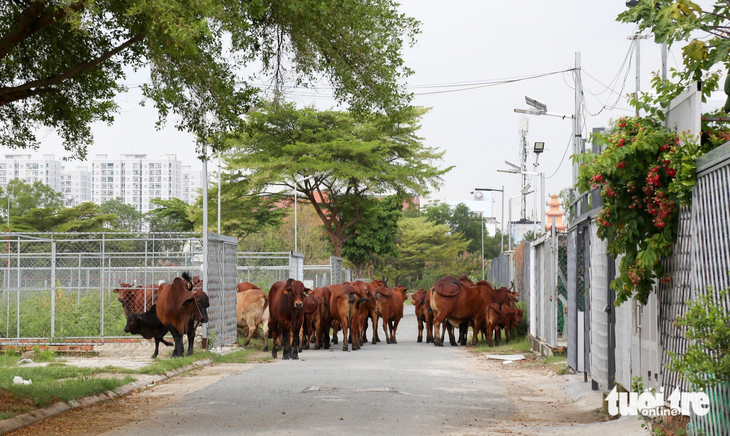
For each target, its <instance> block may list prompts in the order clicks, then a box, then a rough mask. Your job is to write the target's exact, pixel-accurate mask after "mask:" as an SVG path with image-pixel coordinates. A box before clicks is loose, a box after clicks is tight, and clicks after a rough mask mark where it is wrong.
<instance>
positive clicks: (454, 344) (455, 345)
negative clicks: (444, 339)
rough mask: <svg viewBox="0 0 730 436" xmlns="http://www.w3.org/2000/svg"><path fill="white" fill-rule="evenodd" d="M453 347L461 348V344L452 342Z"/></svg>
mask: <svg viewBox="0 0 730 436" xmlns="http://www.w3.org/2000/svg"><path fill="white" fill-rule="evenodd" d="M451 346H452V347H458V346H459V344H457V343H456V342H451Z"/></svg>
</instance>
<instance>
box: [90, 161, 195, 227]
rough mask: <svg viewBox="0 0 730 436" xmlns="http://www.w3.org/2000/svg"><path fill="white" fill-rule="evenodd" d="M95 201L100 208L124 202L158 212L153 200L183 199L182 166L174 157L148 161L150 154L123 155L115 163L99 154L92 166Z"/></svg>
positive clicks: (92, 189)
mask: <svg viewBox="0 0 730 436" xmlns="http://www.w3.org/2000/svg"><path fill="white" fill-rule="evenodd" d="M91 168H92V179H91V184H92V188H91V197H92V201H93V202H94V203H97V204H103V203H105V202H107V201H109V200H113V199H115V198H121V199H122V201H123V202H124V203H127V204H129V205H131V206H133V207H134V208H135V209H137V210H138V211H139V212H142V213H146V212H149V211H150V210H152V209H154V208H155V205H154V204H152V203H150V201H151V200H152V199H161V200H169V199H171V198H183V196H182V192H183V191H182V175H183V171H182V163H181V162H180V161H179V160H178V159H177V156H176V155H174V154H167V155H164V156H161V157H158V158H148V157H147V155H146V154H123V155H121V156H119V158H117V159H111V158H109V157H108V156H107V155H105V154H97V155H96V156H95V157H94V159H93V161H92V163H91Z"/></svg>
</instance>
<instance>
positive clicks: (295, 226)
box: [294, 171, 329, 253]
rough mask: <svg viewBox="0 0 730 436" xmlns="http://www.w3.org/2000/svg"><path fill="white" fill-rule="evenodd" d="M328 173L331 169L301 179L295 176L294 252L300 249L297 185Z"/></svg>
mask: <svg viewBox="0 0 730 436" xmlns="http://www.w3.org/2000/svg"><path fill="white" fill-rule="evenodd" d="M327 174H329V171H324V172H321V173H316V174H312V175H311V176H309V177H305V178H303V179H300V180H297V178H296V176H295V177H294V252H295V253H298V252H299V250H298V248H299V245H298V244H297V197H299V195H298V189H297V185H298V184H300V183H302V182H306V181H307V180H312V179H313V178H315V177H320V176H325V175H327Z"/></svg>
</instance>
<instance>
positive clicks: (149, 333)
mask: <svg viewBox="0 0 730 436" xmlns="http://www.w3.org/2000/svg"><path fill="white" fill-rule="evenodd" d="M124 331H125V332H126V333H131V334H133V335H142V337H143V338H145V339H152V338H155V354H153V355H152V358H153V359H154V358H155V357H157V353H158V352H159V350H160V342H162V343H163V344H165V345H166V346H168V347H171V346H172V342H168V341H166V340H165V335H166V334H167V332H168V331H170V329H168V328H167V327H165V325H164V324H162V323H161V322H160V318H158V317H157V305H155V304H153V305H152V307H150V310H148V311H147V312H144V313H131V314H129V316H128V317H127V325H126V326H124Z"/></svg>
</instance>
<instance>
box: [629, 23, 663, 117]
mask: <svg viewBox="0 0 730 436" xmlns="http://www.w3.org/2000/svg"><path fill="white" fill-rule="evenodd" d="M648 38H649V35H631V36H629V37H628V38H627V39H628V40H630V41H636V92H634V96H635V98H636V100H637V101H638V100H639V93H640V92H641V40H642V39H648ZM666 67H667V62H666V52H665V51H664V50H662V74H663V75H664V78H666V77H667V71H666ZM636 116H637V117H638V116H639V108H638V107H637V108H636Z"/></svg>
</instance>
